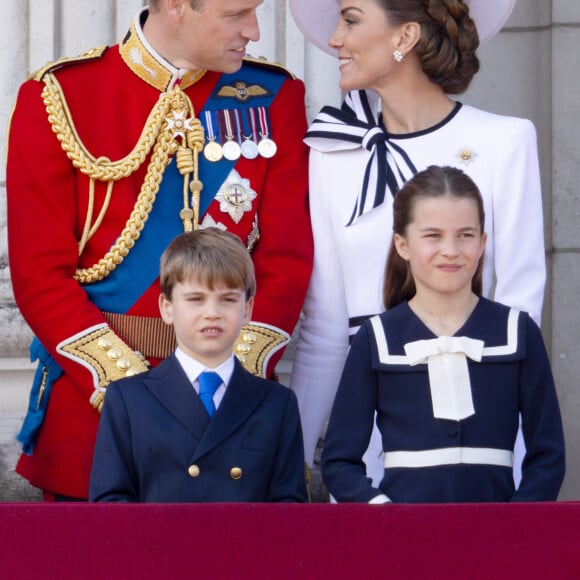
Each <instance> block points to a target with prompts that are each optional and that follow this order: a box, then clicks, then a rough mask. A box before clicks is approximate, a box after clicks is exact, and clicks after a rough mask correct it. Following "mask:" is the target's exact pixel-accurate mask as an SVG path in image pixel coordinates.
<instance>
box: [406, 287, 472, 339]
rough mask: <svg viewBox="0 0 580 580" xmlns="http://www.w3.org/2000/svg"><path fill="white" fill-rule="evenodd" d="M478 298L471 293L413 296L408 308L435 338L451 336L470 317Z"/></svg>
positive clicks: (418, 294)
mask: <svg viewBox="0 0 580 580" xmlns="http://www.w3.org/2000/svg"><path fill="white" fill-rule="evenodd" d="M478 301H479V297H478V296H477V295H475V294H474V293H473V292H471V291H470V292H469V293H466V294H465V295H464V296H455V295H454V296H453V297H449V296H430V297H427V296H423V295H421V294H420V293H417V294H415V296H413V298H411V300H409V308H411V310H412V311H413V312H414V313H415V315H416V316H417V317H418V318H419V319H420V320H421V322H422V323H423V324H424V325H425V326H426V327H427V328H428V329H429V330H431V332H433V334H435V336H453V335H454V334H455V333H456V332H457V331H458V330H459V329H460V328H461V327H462V326H463V325H464V324H465V322H466V320H467V319H468V318H469V317H470V315H471V313H472V312H473V310H474V309H475V307H476V305H477V303H478Z"/></svg>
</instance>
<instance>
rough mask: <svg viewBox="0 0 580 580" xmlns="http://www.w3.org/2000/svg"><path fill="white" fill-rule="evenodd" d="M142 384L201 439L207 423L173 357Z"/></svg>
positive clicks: (203, 410) (201, 407)
mask: <svg viewBox="0 0 580 580" xmlns="http://www.w3.org/2000/svg"><path fill="white" fill-rule="evenodd" d="M143 382H144V384H145V386H146V387H147V388H148V389H149V390H150V391H151V393H152V394H153V395H154V396H155V397H156V398H157V399H158V400H159V402H160V403H161V404H162V405H163V406H164V407H165V408H166V409H167V410H168V411H169V412H170V413H171V414H172V415H173V416H174V417H175V418H176V419H177V420H178V421H179V422H180V423H181V424H182V425H183V426H184V427H185V428H186V429H187V430H188V431H189V432H190V433H191V434H192V435H193V436H194V437H195V438H196V439H198V440H201V439H202V438H203V435H204V433H205V431H206V429H207V426H208V423H209V422H210V420H209V417H208V414H207V411H206V410H205V407H204V406H203V403H202V402H201V400H200V398H199V397H198V396H197V395H196V393H195V390H194V388H193V385H192V384H191V383H190V382H189V379H188V378H187V375H186V374H185V371H184V370H183V368H182V367H181V365H180V364H179V361H178V360H177V358H175V354H172V355H171V356H169V357H168V358H166V359H165V360H164V361H163V362H161V364H159V365H158V366H157V367H155V368H154V369H152V370H151V371H150V372H149V373H148V374H147V377H145V379H144V380H143ZM224 398H225V397H224ZM220 407H221V405H220Z"/></svg>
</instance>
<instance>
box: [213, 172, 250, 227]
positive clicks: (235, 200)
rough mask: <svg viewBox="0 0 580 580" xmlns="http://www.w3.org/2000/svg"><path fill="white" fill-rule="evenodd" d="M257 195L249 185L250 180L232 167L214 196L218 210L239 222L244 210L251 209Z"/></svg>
mask: <svg viewBox="0 0 580 580" xmlns="http://www.w3.org/2000/svg"><path fill="white" fill-rule="evenodd" d="M257 195H258V194H257V193H256V192H255V191H254V190H253V189H252V188H251V187H250V180H249V179H245V178H243V177H242V176H241V175H240V174H239V173H238V172H237V171H236V170H235V169H232V170H231V171H230V174H229V175H228V177H227V179H226V180H225V181H224V182H223V184H222V186H221V187H220V189H219V191H218V192H217V194H216V196H215V198H216V200H217V201H219V204H220V210H221V211H223V212H224V213H227V214H229V216H230V217H231V218H232V220H234V222H236V223H239V222H240V220H241V219H242V217H243V215H244V213H245V212H248V211H252V201H254V199H256V197H257Z"/></svg>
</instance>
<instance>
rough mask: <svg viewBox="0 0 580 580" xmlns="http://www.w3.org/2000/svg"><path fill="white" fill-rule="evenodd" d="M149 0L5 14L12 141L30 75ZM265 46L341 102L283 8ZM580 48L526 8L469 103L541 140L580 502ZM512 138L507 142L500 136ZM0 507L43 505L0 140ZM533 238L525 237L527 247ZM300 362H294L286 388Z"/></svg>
mask: <svg viewBox="0 0 580 580" xmlns="http://www.w3.org/2000/svg"><path fill="white" fill-rule="evenodd" d="M141 4H143V2H142V1H141V0H100V1H99V2H89V1H88V0H29V1H28V2H7V3H4V4H3V6H2V8H1V9H0V13H1V14H2V18H0V35H2V37H3V38H4V39H5V40H4V46H5V49H4V54H5V55H7V54H9V58H6V57H5V58H3V59H1V60H0V78H2V84H1V86H0V130H1V132H2V134H4V132H5V129H6V126H7V123H8V118H9V115H10V111H11V108H12V104H13V102H14V98H15V95H16V91H17V88H18V86H19V85H20V83H21V82H22V81H23V80H24V78H25V77H26V75H27V74H28V73H29V72H30V71H32V70H34V69H35V68H37V67H39V66H41V65H42V64H44V62H46V61H47V60H52V59H54V58H57V57H58V56H60V55H65V54H66V55H75V54H78V53H79V52H81V51H83V50H84V49H86V48H89V47H91V46H96V45H99V44H103V43H106V44H112V43H114V42H116V41H117V40H118V39H119V38H120V37H121V36H122V35H123V34H124V32H125V30H126V29H127V27H128V25H129V22H130V19H131V17H132V15H133V14H134V12H135V11H136V9H137V8H138V7H139V6H140V5H141ZM260 21H261V24H262V38H261V40H260V42H258V43H256V45H255V46H253V47H252V48H251V50H250V52H251V53H252V54H253V55H254V56H266V57H268V58H269V59H272V60H276V61H279V62H283V63H285V64H286V65H287V66H288V67H289V68H290V69H291V70H293V71H294V72H295V73H296V74H297V75H298V76H299V77H300V78H302V79H304V80H305V82H306V86H307V109H308V113H309V115H310V116H311V117H312V116H313V115H314V114H315V113H316V112H317V111H318V110H319V109H320V107H321V106H322V105H323V104H327V103H330V104H338V103H339V102H340V92H339V91H338V89H337V88H336V87H337V80H338V67H337V66H336V62H335V61H334V60H333V59H332V58H330V57H329V56H328V55H326V54H324V53H322V52H321V51H319V50H318V49H316V48H314V47H312V46H309V45H307V44H305V42H304V39H303V37H302V35H301V34H300V32H299V31H298V30H297V28H296V26H295V25H294V23H293V21H292V19H291V17H290V15H289V12H288V11H287V8H286V6H285V3H284V1H283V0H266V1H265V2H264V4H263V5H262V7H261V8H260ZM579 44H580V3H579V2H578V1H577V0H518V2H517V5H516V8H515V10H514V13H513V15H512V17H511V19H510V20H509V22H508V23H507V26H506V27H505V29H504V30H503V31H502V32H501V34H500V35H499V36H498V37H497V38H496V39H494V41H493V42H492V43H491V44H490V45H489V46H486V47H483V48H482V50H481V51H480V57H481V60H482V70H481V72H480V73H479V74H478V75H477V77H476V79H475V81H474V83H473V86H472V87H471V88H470V90H469V92H468V93H467V95H465V96H464V97H463V98H462V100H463V101H464V102H467V103H469V104H473V105H476V106H479V107H482V108H484V109H487V110H490V111H494V112H498V113H505V114H509V115H515V116H521V117H528V118H530V119H531V120H532V121H533V122H534V123H535V125H536V128H537V130H538V139H539V150H540V157H541V169H542V182H543V190H544V210H545V227H546V255H547V259H548V264H549V283H548V287H547V290H546V299H545V308H544V317H543V325H542V327H543V333H544V337H545V339H546V342H547V344H548V346H549V348H550V351H551V355H552V363H553V368H554V374H555V378H556V382H557V387H558V393H559V396H560V402H561V407H562V413H563V417H564V424H565V434H566V439H567V445H568V471H567V475H566V479H565V482H564V486H563V489H562V493H561V498H562V499H580V464H579V463H578V462H577V461H576V456H577V450H578V449H579V448H580V422H579V421H577V420H576V417H578V416H579V414H580V394H579V393H580V389H579V388H578V382H579V381H578V377H579V375H580V352H579V351H578V349H576V348H575V347H576V345H578V344H579V343H580V308H579V307H578V303H577V294H578V289H579V282H578V279H579V277H578V275H577V273H576V272H577V270H576V268H579V267H580V228H579V227H578V225H579V215H580V195H579V194H578V189H577V186H576V177H577V171H578V167H579V162H580V137H579V135H578V130H577V127H578V126H579V125H580V108H579V107H578V105H577V102H578V95H579V94H580V86H579V85H580V80H579V77H578V75H577V74H576V72H577V71H576V68H577V54H578V46H579ZM498 139H501V136H498ZM0 159H1V160H2V162H1V165H0V189H1V191H0V325H1V328H2V332H1V333H0V500H5V501H6V500H16V499H20V500H29V499H38V497H39V496H38V493H37V492H36V491H35V490H32V489H31V488H29V487H28V486H26V485H25V483H24V482H22V481H21V480H20V479H19V478H17V476H15V475H14V473H13V471H12V470H13V467H14V461H15V458H16V454H17V446H16V444H15V443H14V435H15V433H16V431H17V429H18V427H19V425H20V422H21V419H22V416H23V414H24V412H25V409H26V405H27V398H28V386H29V384H30V377H31V374H32V367H31V365H30V363H29V362H28V359H27V345H28V342H29V339H30V332H29V330H28V328H27V327H26V325H25V323H24V322H23V321H22V319H21V317H20V316H19V314H18V311H17V309H16V307H15V304H14V299H13V296H12V292H11V288H10V276H9V270H8V262H7V251H6V211H5V208H6V206H5V165H4V159H5V141H4V140H3V139H2V140H0ZM525 243H526V240H525V239H522V244H525ZM291 358H292V357H291V352H290V354H289V355H288V356H287V357H286V358H285V360H284V361H283V365H284V366H283V369H282V371H283V372H282V376H283V379H284V380H285V379H286V378H287V375H288V372H289V370H290V367H291Z"/></svg>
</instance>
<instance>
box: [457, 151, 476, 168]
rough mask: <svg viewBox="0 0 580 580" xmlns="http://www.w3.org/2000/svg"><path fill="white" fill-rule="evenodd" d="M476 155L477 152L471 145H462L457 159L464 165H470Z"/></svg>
mask: <svg viewBox="0 0 580 580" xmlns="http://www.w3.org/2000/svg"><path fill="white" fill-rule="evenodd" d="M476 157H477V153H476V152H475V151H473V150H472V149H470V148H469V147H461V149H459V153H457V159H459V162H460V163H462V164H463V165H469V164H470V163H471V162H472V161H473V160H474V159H475V158H476Z"/></svg>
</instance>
